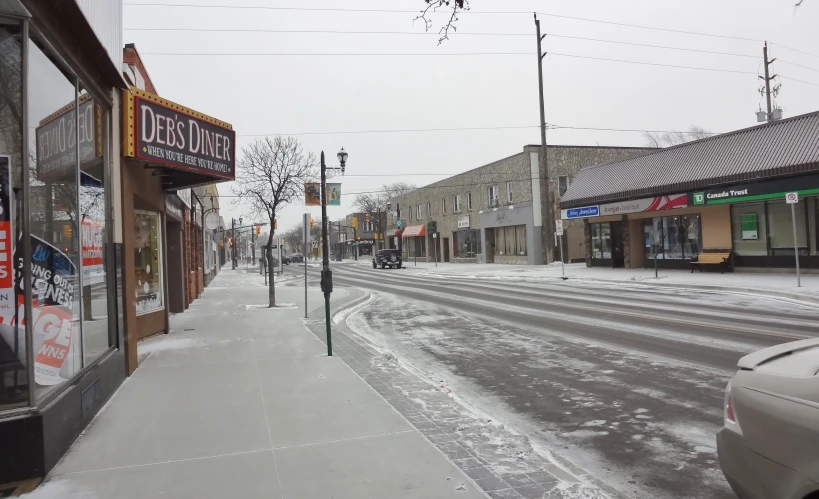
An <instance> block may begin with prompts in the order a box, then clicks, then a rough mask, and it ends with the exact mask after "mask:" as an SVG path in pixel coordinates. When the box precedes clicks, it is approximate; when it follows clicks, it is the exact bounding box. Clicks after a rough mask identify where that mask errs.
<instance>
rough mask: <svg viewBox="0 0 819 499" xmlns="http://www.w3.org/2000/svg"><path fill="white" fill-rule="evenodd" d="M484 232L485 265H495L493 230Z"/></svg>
mask: <svg viewBox="0 0 819 499" xmlns="http://www.w3.org/2000/svg"><path fill="white" fill-rule="evenodd" d="M485 230H486V248H484V249H483V250H484V252H485V253H486V263H495V229H485Z"/></svg>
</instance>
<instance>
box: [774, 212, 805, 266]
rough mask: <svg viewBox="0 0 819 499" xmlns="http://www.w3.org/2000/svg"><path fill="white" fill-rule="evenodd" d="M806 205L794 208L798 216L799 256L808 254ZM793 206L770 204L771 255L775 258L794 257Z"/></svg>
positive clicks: (797, 241) (797, 240)
mask: <svg viewBox="0 0 819 499" xmlns="http://www.w3.org/2000/svg"><path fill="white" fill-rule="evenodd" d="M805 205H806V203H804V202H800V203H797V204H796V206H795V207H794V208H795V209H794V214H795V215H796V245H797V246H799V254H800V255H802V254H807V246H808V244H807V232H806V230H805V229H806V228H807V221H806V220H805V214H806V213H805ZM792 220H793V219H792V216H791V206H790V205H789V204H786V203H784V202H768V231H769V237H770V245H771V254H772V255H773V256H785V255H787V256H793V246H794V241H793V221H792Z"/></svg>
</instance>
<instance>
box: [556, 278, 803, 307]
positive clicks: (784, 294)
mask: <svg viewBox="0 0 819 499" xmlns="http://www.w3.org/2000/svg"><path fill="white" fill-rule="evenodd" d="M558 279H560V278H559V277H558ZM571 279H574V280H579V281H592V282H600V283H623V284H638V285H645V286H654V287H658V288H681V289H691V290H704V291H721V292H724V293H747V294H752V295H756V296H762V297H766V298H788V299H789V300H794V301H799V302H804V303H807V304H810V305H819V295H815V296H814V295H811V294H806V293H796V292H793V291H784V290H778V289H766V288H762V289H760V288H737V287H729V286H714V285H709V284H675V283H672V282H651V281H609V280H605V279H592V278H583V277H567V278H566V279H564V280H571Z"/></svg>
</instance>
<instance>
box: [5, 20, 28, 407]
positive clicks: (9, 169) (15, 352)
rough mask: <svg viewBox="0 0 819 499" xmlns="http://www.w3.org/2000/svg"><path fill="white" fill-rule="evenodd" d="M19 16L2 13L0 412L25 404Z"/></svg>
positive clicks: (20, 39)
mask: <svg viewBox="0 0 819 499" xmlns="http://www.w3.org/2000/svg"><path fill="white" fill-rule="evenodd" d="M22 41H23V38H22V27H21V25H20V23H19V22H18V21H13V20H9V19H3V18H0V208H2V213H0V269H2V270H3V272H0V298H1V299H0V411H2V410H5V409H12V408H16V407H21V406H25V405H26V404H27V402H28V393H29V392H28V391H29V388H30V385H29V379H28V366H29V363H28V356H27V355H26V341H25V340H26V337H25V327H24V326H23V325H22V321H21V320H19V319H21V316H22V313H23V311H22V310H21V308H20V306H19V305H20V304H22V303H23V300H24V298H23V296H22V295H21V294H20V293H19V289H20V288H19V287H18V286H15V275H16V276H17V277H18V278H19V277H20V274H15V272H14V269H13V266H12V262H13V261H15V260H14V254H15V253H14V249H15V247H16V246H17V245H18V242H19V241H20V238H21V236H22V229H23V224H22V203H23V190H22V186H23V184H22V173H23V169H22V168H21V166H22V158H23V135H22V132H23V122H22V116H23V58H22V53H23V47H22Z"/></svg>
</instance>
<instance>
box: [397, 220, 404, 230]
mask: <svg viewBox="0 0 819 499" xmlns="http://www.w3.org/2000/svg"><path fill="white" fill-rule="evenodd" d="M395 226H396V227H398V228H399V229H400V228H401V227H403V226H404V221H403V220H401V219H398V220H396V221H395Z"/></svg>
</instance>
